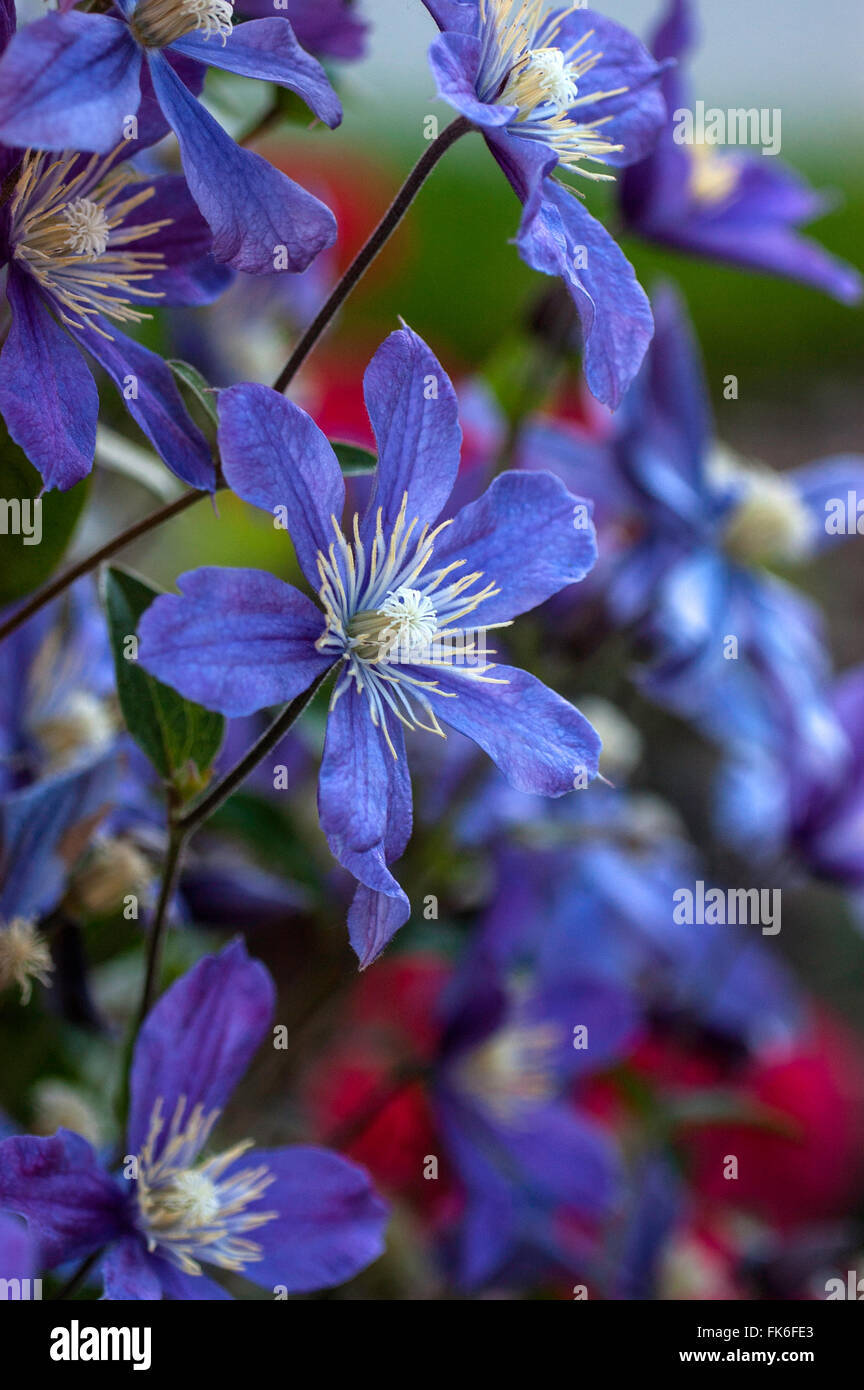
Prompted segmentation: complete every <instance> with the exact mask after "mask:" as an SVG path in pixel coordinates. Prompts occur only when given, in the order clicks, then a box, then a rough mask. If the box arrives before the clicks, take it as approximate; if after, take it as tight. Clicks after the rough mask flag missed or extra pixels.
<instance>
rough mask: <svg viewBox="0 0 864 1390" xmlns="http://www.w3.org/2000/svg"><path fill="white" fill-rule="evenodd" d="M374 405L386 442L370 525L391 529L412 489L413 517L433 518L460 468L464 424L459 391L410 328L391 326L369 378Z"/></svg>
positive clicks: (368, 395)
mask: <svg viewBox="0 0 864 1390" xmlns="http://www.w3.org/2000/svg"><path fill="white" fill-rule="evenodd" d="M363 392H364V396H365V400H366V409H367V411H368V412H369V419H370V420H371V422H372V428H373V430H374V432H375V439H376V441H377V443H378V469H377V472H376V474H375V483H374V486H373V490H372V496H371V498H370V501H369V508H368V511H367V513H366V517H365V520H364V530H365V533H366V534H369V533H370V532H371V531H374V529H375V521H376V516H377V513H378V509H379V508H380V509H381V522H382V526H383V529H384V532H385V534H387V533H388V531H389V530H390V529H391V528H392V526H393V524H394V522H395V521H396V518H397V517H398V515H399V512H400V510H401V508H402V505H403V501H404V499H405V497H406V494H407V499H408V500H407V505H406V513H405V514H406V517H407V518H408V520H409V521H410V520H413V518H414V517H417V518H418V522H419V523H420V524H421V525H422V524H423V523H424V522H433V521H434V520H435V518H436V517H437V516H438V513H439V512H440V511H441V508H442V507H443V506H444V503H445V502H446V501H447V498H448V497H449V496H450V493H451V492H452V490H453V484H454V483H455V481H456V474H457V473H458V471H459V453H460V448H461V444H462V430H461V429H460V427H459V413H458V407H457V403H456V393H455V392H454V390H453V387H452V385H451V384H450V378H449V377H448V375H447V373H446V372H445V371H444V368H443V367H442V366H441V364H440V362H439V361H438V359H437V358H436V357H435V356H434V354H433V353H432V352H431V351H430V349H429V348H428V347H427V346H426V344H425V343H424V342H423V339H422V338H419V337H418V336H417V334H416V333H413V332H412V331H411V329H410V328H403V329H400V330H399V331H398V332H396V333H391V334H390V337H389V338H387V339H385V341H384V342H383V343H382V344H381V346H380V347H379V349H378V351H377V352H376V353H375V356H374V357H373V358H372V361H371V362H370V363H369V366H368V367H367V369H366V375H365V377H364V378H363Z"/></svg>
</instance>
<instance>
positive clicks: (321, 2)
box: [237, 0, 369, 62]
mask: <svg viewBox="0 0 864 1390" xmlns="http://www.w3.org/2000/svg"><path fill="white" fill-rule="evenodd" d="M274 8H275V6H274V0H238V5H237V9H238V10H241V11H242V13H243V14H248V15H256V16H259V15H260V17H261V18H262V19H263V18H266V17H267V16H268V15H272V14H273V10H274ZM279 13H280V14H284V16H285V18H286V19H289V20H290V21H291V27H292V28H293V30H294V33H295V34H296V36H297V38H298V39H299V41H300V43H302V45H303V47H304V48H305V49H306V50H307V52H309V53H316V54H318V55H319V56H322V57H326V58H338V59H341V60H342V61H343V62H344V61H346V60H349V59H352V58H362V57H363V55H364V53H365V52H366V46H367V45H366V35H367V32H368V29H369V26H368V24H367V23H366V21H365V20H363V19H361V17H360V15H359V14H358V13H357V10H356V8H355V6H354V0H314V4H311V5H310V3H309V0H280V4H279Z"/></svg>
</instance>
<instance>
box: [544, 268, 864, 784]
mask: <svg viewBox="0 0 864 1390" xmlns="http://www.w3.org/2000/svg"><path fill="white" fill-rule="evenodd" d="M654 314H655V321H656V325H657V329H656V335H655V339H654V342H653V344H652V347H651V350H650V352H649V354H648V357H647V359H646V362H645V366H644V368H643V370H642V372H641V373H640V375H639V377H638V379H637V381H636V382H635V383H634V386H633V388H632V390H631V391H630V393H629V394H628V396H627V399H626V401H625V404H624V406H623V408H622V410H621V411H619V412H618V414H617V415H616V416H615V417H614V419H613V420H610V421H609V424H608V426H607V427H605V428H604V430H603V432H602V433H600V434H598V435H594V436H591V435H586V434H584V433H580V432H579V431H577V430H571V429H570V428H569V427H565V426H559V425H555V424H552V423H539V424H537V425H535V426H531V427H529V428H528V430H527V431H526V434H525V437H524V441H523V446H522V450H521V455H520V460H519V461H520V462H521V463H522V464H523V466H527V467H532V466H537V467H543V468H548V467H550V466H551V467H553V468H554V469H555V470H556V472H558V473H560V475H561V476H562V478H563V479H564V480H565V481H566V482H567V484H568V486H570V487H572V488H573V489H574V490H576V491H578V492H579V493H581V494H584V495H587V496H589V497H591V498H592V499H594V500H595V502H596V505H595V519H596V522H597V526H598V530H599V533H600V536H601V547H600V548H601V554H603V553H607V565H606V567H605V573H604V580H605V586H606V601H607V605H608V608H609V610H610V613H611V615H612V617H613V618H614V620H615V621H616V622H617V623H619V624H621V625H632V626H634V627H635V630H636V633H637V635H638V637H639V638H640V639H641V641H642V642H643V643H644V645H645V648H646V651H647V654H648V656H649V658H650V664H649V665H648V666H647V669H645V670H644V671H643V672H642V673H641V676H640V681H641V685H642V687H643V689H644V690H645V691H646V692H647V693H648V694H649V695H651V696H652V698H654V699H655V700H657V701H658V702H660V703H662V704H664V705H667V706H668V707H670V708H671V709H673V710H675V711H677V712H678V713H681V714H683V715H685V716H686V717H688V718H690V719H693V720H695V721H696V722H697V723H698V724H699V725H700V727H702V728H703V729H704V730H705V731H706V732H708V733H709V734H710V735H711V736H712V737H714V738H716V739H718V740H720V741H721V742H723V743H725V744H727V745H728V744H730V743H735V742H738V741H741V740H750V741H752V742H754V743H760V742H761V744H762V745H763V746H764V747H768V748H771V747H774V748H780V749H783V750H784V753H785V754H788V753H789V749H790V747H793V748H795V749H796V750H797V756H798V758H799V760H800V761H799V766H801V765H803V763H804V762H807V761H809V760H815V761H816V762H817V763H821V762H824V760H825V759H827V758H832V757H836V756H838V755H839V751H840V744H841V742H842V740H841V738H840V735H839V731H838V729H837V725H836V721H835V720H834V718H833V717H832V714H831V710H830V705H829V701H828V698H827V682H828V677H829V671H828V659H827V656H826V654H825V652H824V649H823V644H822V640H821V620H820V616H819V614H818V613H817V611H816V609H815V608H814V607H813V605H812V604H810V603H809V602H808V600H807V599H805V598H804V597H803V595H801V594H799V593H798V592H797V591H796V590H795V589H793V588H791V587H790V586H789V585H788V584H786V583H785V582H783V581H781V580H780V579H779V578H777V577H775V575H773V574H772V573H771V572H770V569H769V568H768V566H770V565H782V566H785V565H789V564H796V563H800V562H801V561H802V560H806V559H807V558H809V557H810V556H811V555H812V554H814V553H815V552H816V551H817V550H819V549H820V548H824V547H825V546H827V545H828V544H830V543H831V542H832V540H833V539H835V538H834V537H833V536H832V535H830V534H829V533H828V531H827V529H826V499H829V498H832V497H845V496H846V494H847V491H856V492H857V493H859V494H860V493H862V492H864V458H861V457H858V456H838V457H833V458H830V459H824V460H821V461H819V462H817V463H813V464H810V465H808V466H806V467H804V468H800V469H796V470H792V471H789V472H786V473H782V474H781V473H776V472H774V471H773V470H771V469H770V468H767V467H765V466H763V465H761V464H756V463H750V462H748V461H746V460H744V459H740V458H738V457H737V456H735V455H733V454H732V453H731V452H730V451H726V450H723V449H722V448H720V447H719V446H717V445H716V444H715V443H714V441H713V439H712V431H711V422H710V408H709V403H708V398H707V392H706V388H705V382H704V379H703V375H702V370H701V365H700V363H699V359H698V355H697V350H696V347H695V344H694V342H693V340H692V337H691V334H690V331H689V327H688V324H687V322H686V318H685V315H684V311H683V309H682V307H681V305H680V304H679V302H678V300H677V298H676V296H675V295H674V294H673V293H672V292H671V291H670V290H666V291H665V292H664V293H662V294H660V295H659V296H657V297H656V299H655V304H654ZM593 479H596V480H597V482H596V485H594V486H592V480H593ZM607 540H608V545H607V544H605V542H606V541H607ZM790 740H792V743H791V745H790V742H789V741H790Z"/></svg>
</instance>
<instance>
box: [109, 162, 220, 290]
mask: <svg viewBox="0 0 864 1390" xmlns="http://www.w3.org/2000/svg"><path fill="white" fill-rule="evenodd" d="M150 186H151V187H152V188H153V189H154V194H153V197H152V198H149V199H148V200H147V202H146V203H145V204H144V213H145V215H146V218H147V221H148V222H161V221H162V220H163V219H168V221H169V225H168V226H167V227H163V228H161V230H160V231H158V232H156V233H155V234H154V235H153V236H151V237H147V239H146V246H145V245H144V244H143V243H142V249H146V250H148V251H158V252H159V254H160V255H161V256H163V257H164V259H165V269H164V270H157V271H156V272H155V273H154V274H152V275H151V276H150V278H149V279H148V280H147V281H146V282H145V283H144V284H143V285H142V287H141V288H142V289H145V290H146V291H147V293H148V294H161V295H162V299H161V300H160V304H172V305H174V304H210V303H212V301H213V300H214V299H216V298H218V296H219V295H220V294H221V293H222V291H223V290H225V289H227V287H228V285H230V284H231V281H232V279H233V278H234V277H233V274H232V272H231V270H230V269H229V267H228V266H224V265H217V263H216V261H215V260H214V259H213V254H212V248H213V237H212V236H211V233H210V228H209V227H208V226H207V223H206V222H205V221H204V218H203V217H202V216H201V214H200V212H199V211H198V208H197V206H196V204H195V201H194V199H193V198H192V196H191V194H190V192H189V189H188V187H187V184H186V180H185V179H184V178H183V177H182V176H181V175H180V174H165V175H163V176H162V177H161V178H156V179H153V182H152V184H151V185H150ZM136 215H137V216H139V217H140V216H141V213H140V212H139V211H138V210H137V209H136V211H135V212H133V213H132V214H130V219H129V220H130V221H133V222H134V218H135V216H136Z"/></svg>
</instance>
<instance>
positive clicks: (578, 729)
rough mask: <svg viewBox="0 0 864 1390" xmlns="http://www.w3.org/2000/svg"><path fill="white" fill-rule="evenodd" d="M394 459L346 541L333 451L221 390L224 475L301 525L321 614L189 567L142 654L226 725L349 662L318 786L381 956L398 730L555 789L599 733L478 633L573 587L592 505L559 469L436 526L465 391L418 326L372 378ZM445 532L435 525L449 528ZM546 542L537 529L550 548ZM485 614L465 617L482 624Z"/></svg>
mask: <svg viewBox="0 0 864 1390" xmlns="http://www.w3.org/2000/svg"><path fill="white" fill-rule="evenodd" d="M364 384H365V395H366V406H367V409H368V412H369V416H370V419H371V422H372V426H373V429H374V431H375V436H376V439H377V442H378V450H379V461H378V469H377V473H376V476H375V481H374V485H373V491H372V496H371V499H370V502H369V506H368V509H367V511H366V514H365V516H364V517H363V519H362V520H361V519H360V518H359V516H357V515H356V514H355V516H354V518H353V520H352V522H351V524H350V525H349V526H347V527H346V532H347V534H344V533H343V531H342V529H341V527H340V518H341V516H342V511H343V507H344V503H345V485H344V481H343V477H342V474H341V472H340V469H339V464H338V462H337V460H336V456H335V454H334V453H333V450H332V448H331V446H330V444H329V443H328V441H327V439H325V437H324V435H323V434H322V433H321V432H320V430H319V429H318V428H317V426H316V425H315V424H314V423H313V421H312V420H310V418H309V416H308V415H306V414H305V413H304V411H302V410H301V409H300V408H299V407H298V406H296V405H294V404H293V403H292V402H290V401H287V400H285V399H284V397H282V396H279V395H277V394H276V392H274V391H271V390H269V389H268V388H267V387H264V386H255V385H244V386H234V387H231V388H230V389H229V390H227V391H224V392H223V393H222V394H221V396H220V401H219V414H220V430H219V442H220V450H221V457H222V465H223V468H224V471H225V477H226V479H227V481H228V483H229V485H230V486H231V487H232V488H233V489H234V491H235V492H236V493H238V495H239V496H241V497H243V498H245V499H246V501H248V502H251V503H253V505H255V506H258V507H261V508H263V509H264V510H266V511H270V512H272V513H273V515H274V518H275V519H276V522H277V524H280V522H281V519H283V518H284V524H285V526H286V527H287V529H288V530H289V531H290V533H291V537H292V539H293V542H294V546H295V550H296V552H297V559H298V562H299V564H300V567H301V569H302V570H303V573H304V575H305V576H306V579H307V580H308V581H309V583H310V585H311V586H312V587H313V589H315V590H316V591H317V592H318V594H319V597H320V600H321V606H322V608H323V610H324V611H323V612H322V611H321V608H319V607H316V605H315V604H313V603H312V602H311V600H310V599H308V598H306V597H305V595H303V594H301V593H300V592H299V591H298V590H297V589H295V588H293V587H292V586H291V585H289V584H285V583H283V582H282V581H281V580H279V579H276V578H275V577H274V576H273V575H270V574H265V573H262V572H261V571H260V570H249V569H217V568H205V569H199V570H194V571H192V572H191V573H189V574H185V575H181V577H180V579H179V581H178V584H179V587H180V589H181V591H182V592H181V596H179V597H178V596H176V595H165V596H163V597H160V598H158V599H157V600H156V602H155V603H154V604H153V605H152V607H151V608H149V609H148V611H147V613H146V614H145V616H144V618H143V620H142V623H141V627H140V637H141V646H140V659H141V661H142V663H143V664H144V665H145V666H146V668H147V669H148V670H149V671H151V672H152V673H153V674H154V675H156V676H157V677H158V678H159V679H160V680H162V681H165V682H167V684H169V685H173V686H174V687H175V688H176V689H177V690H179V691H180V692H181V693H182V694H183V695H185V696H186V697H187V698H188V699H192V700H196V701H197V702H198V703H200V704H203V705H205V706H207V707H208V708H210V709H216V710H220V711H221V712H222V713H223V714H226V715H229V716H238V715H246V714H251V713H253V712H254V711H255V710H259V709H262V708H264V707H266V706H268V705H274V704H279V703H283V702H287V701H290V700H293V699H295V698H296V697H297V696H299V695H301V694H302V693H303V692H304V691H305V690H306V689H307V688H308V687H309V686H310V685H312V684H313V682H315V681H317V680H319V679H321V678H322V677H323V676H324V674H325V673H326V672H327V671H328V670H329V669H330V668H332V667H338V675H337V678H336V684H335V687H334V691H333V695H332V699H331V703H330V714H329V718H328V722H327V738H326V743H325V748H324V759H323V764H322V768H321V775H320V780H319V794H318V802H319V813H320V819H321V825H322V828H323V829H324V832H325V834H326V836H327V838H328V840H329V843H330V848H331V850H332V851H333V853H334V855H335V856H336V858H337V859H338V860H339V862H340V863H341V864H342V865H343V866H344V867H345V868H346V869H348V870H349V872H350V873H352V874H353V875H354V877H355V878H357V879H358V880H359V885H360V886H359V888H358V890H357V893H356V895H355V898H354V902H353V904H352V907H351V911H350V914H349V928H350V932H351V941H352V944H353V946H354V949H355V951H356V952H357V954H358V956H359V957H360V961H361V964H362V965H364V966H365V965H368V964H369V962H370V961H372V960H374V958H375V957H376V956H377V955H378V953H379V952H380V951H381V950H382V949H383V948H384V946H385V945H386V944H387V942H388V941H389V939H390V937H391V936H392V935H393V932H394V931H395V930H396V929H397V927H399V926H401V925H402V923H403V922H404V921H405V920H406V918H407V917H408V914H409V910H410V909H409V904H408V899H407V897H406V896H405V893H404V892H403V890H402V889H401V888H400V886H399V884H398V883H397V882H396V880H395V879H394V878H393V875H392V874H391V873H390V870H389V868H388V865H389V864H390V863H391V862H392V861H393V860H395V859H398V858H399V856H400V855H401V854H402V852H403V850H404V848H405V846H406V844H407V842H408V839H409V836H410V833H411V785H410V780H409V776H408V769H407V764H406V758H405V746H404V736H403V727H408V728H409V729H411V728H414V727H418V726H419V727H421V728H426V729H429V730H431V731H432V732H434V733H437V734H442V736H443V733H442V730H441V728H440V724H439V719H443V720H444V721H445V722H447V723H448V724H450V725H451V726H452V727H453V728H455V729H456V730H458V731H459V732H460V733H464V734H467V735H468V736H469V737H470V738H472V739H473V740H474V741H475V742H476V743H478V744H479V745H480V747H481V748H483V749H484V750H485V752H486V753H488V754H489V756H490V757H491V758H493V759H494V761H495V762H496V763H497V764H498V766H499V768H500V769H501V771H502V772H503V773H504V774H505V776H506V777H507V778H508V779H509V781H510V782H511V783H512V784H513V785H514V786H516V787H518V788H520V789H521V790H523V791H529V792H537V793H541V794H544V795H546V796H561V795H562V794H563V793H565V792H568V791H572V790H573V789H574V787H584V786H585V785H587V783H588V781H589V780H590V779H591V778H593V777H594V776H595V774H596V771H597V756H598V753H599V740H598V739H597V737H596V735H595V733H594V731H593V729H592V728H591V726H590V724H588V722H587V721H586V720H585V719H584V718H583V717H582V715H581V714H579V712H578V711H577V710H575V709H574V708H573V707H572V706H571V705H569V704H568V703H567V702H566V701H565V700H562V699H561V698H560V696H558V695H556V694H554V693H553V692H552V691H551V690H548V689H547V688H546V687H545V686H544V685H542V684H541V683H540V681H538V680H536V679H535V678H534V677H533V676H530V675H528V674H527V673H526V672H525V671H520V670H518V669H515V668H512V667H509V666H496V667H495V668H494V674H493V675H490V674H489V672H490V670H492V667H491V665H489V664H488V663H487V662H486V660H485V657H486V656H487V655H488V654H489V653H488V649H487V648H486V642H485V634H486V632H487V631H488V630H489V629H491V628H495V627H503V626H508V625H509V623H510V621H511V620H512V619H513V618H514V617H515V616H516V615H518V614H519V613H524V612H526V611H527V610H528V609H530V608H533V607H535V606H536V605H537V604H538V603H542V602H543V601H544V600H545V599H547V598H549V597H550V595H552V594H555V593H557V592H558V591H559V590H560V589H562V588H563V587H564V586H565V585H567V584H572V583H574V582H576V581H577V580H580V579H581V578H582V577H583V576H584V575H585V574H586V573H587V571H588V570H589V569H590V568H591V566H592V565H593V563H594V559H595V555H596V551H595V542H594V529H593V525H592V523H591V520H590V509H589V508H588V507H587V506H586V504H585V503H584V502H580V501H579V500H577V499H576V498H574V497H573V496H571V494H570V493H569V492H568V491H567V489H566V488H565V487H564V485H563V483H562V482H561V481H560V480H559V479H558V478H555V477H553V476H552V475H551V474H544V473H536V474H527V473H520V472H511V473H504V474H502V475H501V476H500V477H498V478H496V479H495V481H494V482H493V483H492V485H491V486H490V487H489V489H488V490H487V491H486V492H485V493H484V494H483V496H482V497H480V498H479V499H478V500H477V501H475V502H472V503H470V504H469V505H468V506H466V507H463V508H462V510H461V511H460V512H459V513H458V515H457V516H456V517H455V518H454V519H452V521H446V520H445V521H444V522H443V523H439V522H438V518H439V515H440V514H441V512H442V509H444V508H445V507H446V504H447V499H448V498H449V496H450V493H451V491H452V489H453V485H454V483H455V481H456V474H457V471H458V468H459V448H460V439H461V431H460V429H459V422H458V415H457V407H456V397H455V394H454V392H453V388H452V386H451V384H450V382H449V380H448V378H447V376H446V375H445V373H444V371H443V369H442V367H441V366H440V364H439V363H438V361H437V360H436V359H435V357H434V356H433V355H432V353H431V352H430V351H429V349H428V348H427V347H426V345H425V343H423V342H422V340H421V339H420V338H418V337H417V336H416V334H414V333H413V332H411V331H410V329H407V328H406V329H403V330H401V331H399V332H396V333H393V334H391V336H390V337H389V338H388V339H387V340H386V342H385V343H384V344H383V345H382V346H381V348H379V350H378V352H377V353H376V355H375V357H374V359H373V360H372V363H371V364H370V366H369V368H368V371H367V373H366V378H365V383H364ZM436 523H437V524H436ZM541 538H542V539H541ZM475 612H476V615H477V617H476V620H475V623H478V622H479V623H480V624H481V625H482V626H480V627H478V626H476V625H475V626H468V625H467V624H466V621H465V620H466V619H467V618H469V617H473V615H474V614H475Z"/></svg>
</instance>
